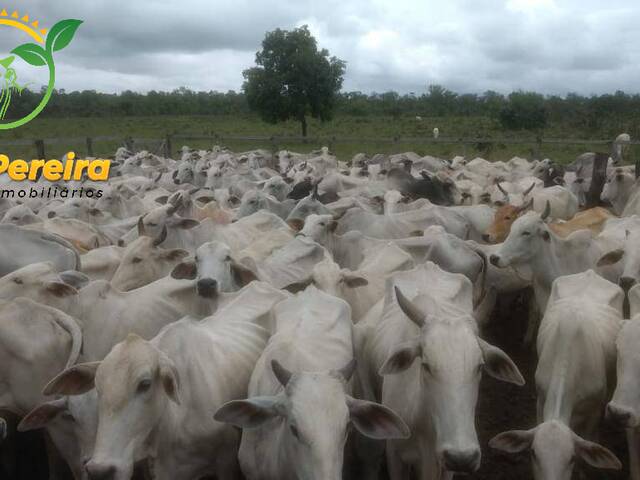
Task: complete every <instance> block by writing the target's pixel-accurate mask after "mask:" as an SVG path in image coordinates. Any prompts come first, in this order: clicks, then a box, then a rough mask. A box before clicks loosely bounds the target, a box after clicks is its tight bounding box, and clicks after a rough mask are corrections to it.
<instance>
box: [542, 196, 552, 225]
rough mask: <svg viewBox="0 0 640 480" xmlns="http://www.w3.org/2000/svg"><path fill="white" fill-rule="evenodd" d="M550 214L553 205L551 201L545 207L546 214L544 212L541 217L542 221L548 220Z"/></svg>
mask: <svg viewBox="0 0 640 480" xmlns="http://www.w3.org/2000/svg"><path fill="white" fill-rule="evenodd" d="M550 214H551V203H550V202H549V200H547V204H546V205H545V207H544V212H542V215H541V216H540V218H541V219H542V220H546V219H547V218H548V217H549V215H550Z"/></svg>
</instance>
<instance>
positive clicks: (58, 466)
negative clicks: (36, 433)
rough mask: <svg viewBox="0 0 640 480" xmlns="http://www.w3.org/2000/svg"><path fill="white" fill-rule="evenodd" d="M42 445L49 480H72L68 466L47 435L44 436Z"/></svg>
mask: <svg viewBox="0 0 640 480" xmlns="http://www.w3.org/2000/svg"><path fill="white" fill-rule="evenodd" d="M44 443H45V448H46V451H47V463H48V465H49V480H67V479H71V478H73V476H72V474H71V471H70V470H69V467H68V465H67V464H66V462H65V461H64V460H63V458H62V456H61V455H60V453H59V452H58V449H57V448H56V446H55V445H54V444H53V441H52V440H51V437H49V434H48V433H45V434H44Z"/></svg>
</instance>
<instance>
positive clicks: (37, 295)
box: [0, 262, 89, 312]
mask: <svg viewBox="0 0 640 480" xmlns="http://www.w3.org/2000/svg"><path fill="white" fill-rule="evenodd" d="M88 282H89V278H88V277H87V276H86V275H84V274H83V273H80V272H76V271H74V270H69V271H66V272H61V273H58V272H56V271H55V269H54V268H53V264H51V263H50V262H39V263H32V264H30V265H27V266H26V267H22V268H20V269H18V270H15V271H13V272H11V273H9V274H7V275H5V276H4V277H2V278H0V299H8V300H11V299H14V298H17V297H27V298H30V299H31V300H33V301H35V302H38V303H42V304H43V305H49V306H52V307H55V308H58V309H60V310H62V311H63V312H68V311H70V310H71V308H72V304H73V302H74V300H75V298H76V296H77V294H78V289H80V288H82V287H83V286H85V285H86V284H87V283H88Z"/></svg>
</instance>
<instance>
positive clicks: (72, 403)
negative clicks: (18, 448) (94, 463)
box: [18, 390, 98, 480]
mask: <svg viewBox="0 0 640 480" xmlns="http://www.w3.org/2000/svg"><path fill="white" fill-rule="evenodd" d="M39 428H46V430H47V433H48V434H49V436H50V437H51V440H52V441H53V443H54V445H55V446H56V449H57V450H58V451H59V452H60V454H61V455H62V458H63V459H64V460H65V461H66V462H67V465H69V468H70V469H71V472H72V473H73V476H74V478H75V479H77V480H88V477H87V471H86V469H85V467H84V464H85V462H86V461H88V460H89V459H90V458H91V455H92V454H93V448H94V443H95V438H96V432H97V431H98V404H97V395H96V391H95V390H90V391H88V392H87V393H85V394H82V395H76V396H69V397H62V398H58V399H56V400H51V401H48V402H44V403H41V404H40V405H38V406H37V407H35V408H34V409H33V410H31V411H30V412H29V413H27V415H26V416H25V417H24V418H23V419H22V421H21V422H20V424H19V425H18V431H20V432H26V431H30V430H36V429H39Z"/></svg>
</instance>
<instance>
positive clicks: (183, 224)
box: [174, 218, 200, 230]
mask: <svg viewBox="0 0 640 480" xmlns="http://www.w3.org/2000/svg"><path fill="white" fill-rule="evenodd" d="M174 225H175V226H176V227H178V228H182V229H184V230H190V229H192V228H194V227H197V226H198V225H200V222H199V221H198V220H194V219H193V218H181V219H180V220H178V221H177V222H176V223H175V224H174Z"/></svg>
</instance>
